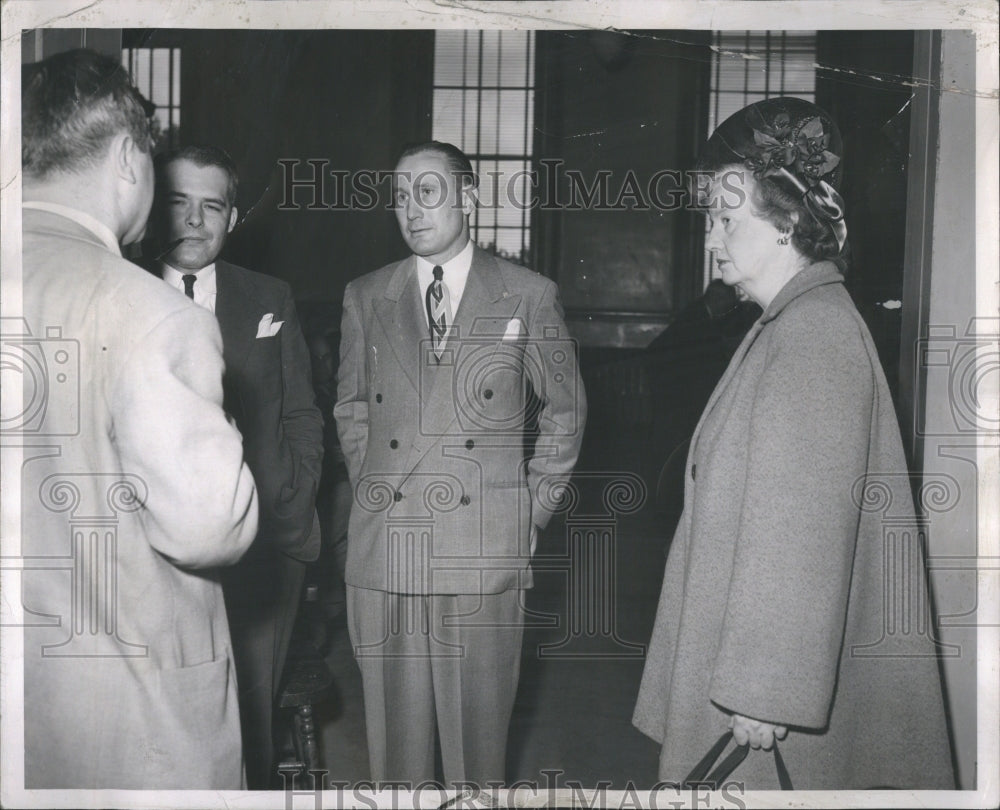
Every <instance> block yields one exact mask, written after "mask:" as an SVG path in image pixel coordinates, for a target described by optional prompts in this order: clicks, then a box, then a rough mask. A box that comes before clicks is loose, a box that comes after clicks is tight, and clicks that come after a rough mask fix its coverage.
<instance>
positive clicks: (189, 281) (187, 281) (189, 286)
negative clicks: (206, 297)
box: [181, 273, 198, 301]
mask: <svg viewBox="0 0 1000 810" xmlns="http://www.w3.org/2000/svg"><path fill="white" fill-rule="evenodd" d="M197 280H198V276H195V275H192V274H191V273H188V274H187V275H186V276H183V277H182V278H181V281H183V282H184V295H186V296H187V297H188V298H190V299H191V300H192V301H194V283H195V282H196V281H197Z"/></svg>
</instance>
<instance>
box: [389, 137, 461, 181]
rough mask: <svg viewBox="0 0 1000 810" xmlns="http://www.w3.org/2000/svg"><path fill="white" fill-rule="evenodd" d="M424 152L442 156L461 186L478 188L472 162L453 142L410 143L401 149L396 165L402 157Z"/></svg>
mask: <svg viewBox="0 0 1000 810" xmlns="http://www.w3.org/2000/svg"><path fill="white" fill-rule="evenodd" d="M426 153H431V154H434V155H437V156H438V157H441V158H444V160H445V162H446V163H447V164H448V169H449V170H450V171H451V173H452V176H454V177H457V178H458V180H459V183H460V185H461V187H462V188H479V177H478V175H477V174H476V173H475V172H474V171H473V170H472V162H471V161H470V160H469V158H468V157H466V155H465V152H463V151H462V150H461V149H459V148H458V147H457V146H455V145H454V144H450V143H446V142H444V141H424V142H423V143H415V144H411V145H409V146H407V147H406V148H404V149H403V153H402V154H401V155H400V156H399V160H397V161H396V165H397V166H398V165H399V163H400V161H402V160H403V158H408V157H413V156H414V155H423V154H426Z"/></svg>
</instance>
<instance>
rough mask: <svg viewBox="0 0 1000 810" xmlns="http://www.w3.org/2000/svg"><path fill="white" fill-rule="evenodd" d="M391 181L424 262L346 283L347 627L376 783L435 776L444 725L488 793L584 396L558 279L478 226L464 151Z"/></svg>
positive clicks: (456, 755) (409, 159)
mask: <svg viewBox="0 0 1000 810" xmlns="http://www.w3.org/2000/svg"><path fill="white" fill-rule="evenodd" d="M394 180H395V187H394V194H395V210H396V218H397V221H398V223H399V226H400V230H401V232H402V235H403V239H404V240H405V241H406V243H407V245H408V246H409V248H410V249H411V250H412V251H413V255H411V256H410V257H408V258H406V259H404V260H403V261H400V262H396V263H394V264H390V265H387V266H386V267H383V268H382V269H380V270H376V271H374V272H373V273H369V274H368V275H366V276H363V277H361V278H359V279H357V280H355V281H353V282H351V283H350V284H349V285H348V286H347V289H346V290H345V292H344V314H343V326H342V329H341V351H340V358H341V359H340V369H339V374H338V388H337V405H336V407H335V410H334V414H335V416H336V419H337V431H338V434H339V436H340V441H341V447H342V449H343V452H344V456H345V458H346V460H347V468H348V473H349V475H350V479H351V483H352V484H353V486H354V488H355V500H354V505H353V508H352V510H351V517H350V528H349V532H348V547H347V573H346V577H345V579H346V582H347V586H348V588H347V611H348V629H349V631H350V635H351V641H352V643H353V645H354V650H355V656H356V657H357V660H358V664H359V666H360V669H361V675H362V682H363V688H364V698H365V720H366V725H367V732H368V750H369V758H370V761H371V768H372V776H373V778H374V779H376V780H378V781H380V782H384V781H387V780H402V781H405V782H409V783H410V784H411V785H416V784H419V783H420V782H422V781H424V780H429V779H434V778H435V768H434V750H435V745H434V742H435V730H436V731H437V732H438V735H439V737H440V743H441V757H442V764H443V766H444V778H445V780H446V782H448V783H455V782H459V781H462V782H464V781H471V782H474V783H477V784H479V785H485V783H487V782H491V781H502V780H503V779H504V760H505V755H506V746H507V731H508V725H509V721H510V716H511V712H512V709H513V705H514V697H515V694H516V691H517V683H518V677H519V671H520V657H521V639H522V632H523V624H524V623H523V612H522V609H521V591H522V589H523V588H527V587H530V585H531V571H530V569H529V567H528V566H529V562H530V559H531V554H532V552H533V551H534V547H535V539H536V536H537V532H538V530H539V529H540V528H543V527H544V526H545V525H546V524H547V523H548V521H549V519H550V518H551V516H552V514H553V512H554V511H556V510H557V509H558V508H559V504H558V500H559V498H558V495H556V493H557V492H558V491H559V490H560V489H561V487H562V485H563V484H564V483H565V481H566V479H567V478H568V477H569V474H570V472H571V471H572V469H573V465H574V464H575V463H576V458H577V454H578V453H579V449H580V441H581V437H582V433H583V424H584V419H585V414H586V403H585V399H584V393H583V387H582V384H581V383H580V376H579V370H578V366H577V360H576V349H575V346H574V344H573V343H572V341H570V340H569V336H568V334H567V331H566V325H565V323H564V322H563V314H562V307H561V305H560V303H559V292H558V289H557V288H556V285H555V284H553V283H552V281H550V280H549V279H547V278H545V277H544V276H541V275H539V274H537V273H533V272H531V271H530V270H526V269H524V268H523V267H517V266H516V265H513V264H511V263H510V262H507V261H505V260H503V259H501V258H498V257H495V256H492V255H490V254H489V253H487V252H485V251H484V250H481V249H480V248H479V247H477V246H476V245H475V244H474V243H473V242H472V241H471V240H470V238H469V216H470V214H471V213H472V211H473V209H474V207H475V205H476V200H475V190H476V185H477V184H476V178H475V174H474V173H473V171H472V167H471V165H470V163H469V160H468V158H467V157H466V156H465V155H464V154H463V153H462V152H461V151H460V150H458V149H457V148H456V147H454V146H452V145H451V144H445V143H438V142H430V143H426V144H421V145H420V146H416V147H413V148H411V149H408V150H407V151H405V152H404V153H403V155H402V157H401V158H400V160H399V162H398V164H397V165H396V176H395V178H394ZM532 394H533V396H532ZM531 403H536V404H537V406H538V407H537V410H536V411H535V412H534V413H532V412H531V410H532V404H531ZM532 417H537V418H536V419H532ZM530 421H536V422H537V426H538V427H537V430H538V438H537V441H536V444H535V447H534V452H533V454H531V456H530V459H528V458H526V452H525V435H524V434H525V424H526V422H530Z"/></svg>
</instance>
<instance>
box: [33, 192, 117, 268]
mask: <svg viewBox="0 0 1000 810" xmlns="http://www.w3.org/2000/svg"><path fill="white" fill-rule="evenodd" d="M21 207H22V208H32V209H34V210H35V211H47V212H48V213H50V214H56V215H57V216H60V217H65V218H66V219H71V220H73V222H75V223H76V224H77V225H79V226H80V227H81V228H85V229H86V230H88V231H90V232H91V233H92V234H93V235H94V236H96V237H97V238H98V239H100V240H101V243H102V244H103V245H104V246H105V247H106V248H107V249H108V250H110V251H111V252H112V253H114V254H115V255H117V256H121V255H122V249H121V246H120V245H119V244H118V239H117V238H116V237H115V235H114V233H112V231H111V228H109V227H108V226H107V225H105V224H104V223H103V222H101V221H100V220H98V219H95V218H94V217H92V216H91V215H90V214H88V213H86V212H84V211H81V210H80V209H79V208H71V207H70V206H68V205H62V204H60V203H54V202H43V201H42V200H27V201H25V202H23V203H22V204H21Z"/></svg>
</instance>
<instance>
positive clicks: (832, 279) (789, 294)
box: [758, 262, 844, 325]
mask: <svg viewBox="0 0 1000 810" xmlns="http://www.w3.org/2000/svg"><path fill="white" fill-rule="evenodd" d="M843 283H844V277H843V275H841V273H840V271H839V270H838V269H837V266H836V265H835V264H834V263H833V262H816V263H815V264H811V265H809V266H808V267H806V268H805V269H804V270H800V271H799V272H798V273H796V274H795V275H794V276H792V277H791V278H790V279H789V280H788V283H786V284H785V286H784V287H782V288H781V289H780V290H779V291H778V294H777V295H776V296H774V299H773V300H772V301H771V303H770V304H768V305H767V309H765V310H764V313H763V314H762V315H761V316H760V318H759V320H758V323H760V324H762V325H763V324H765V323H767V322H768V321H773V320H774V319H775V318H777V317H778V315H779V314H781V311H782V310H783V309H784V308H785V307H786V306H788V305H789V304H790V303H791V302H792V301H794V300H795V299H796V298H798V297H799V296H800V295H802V294H803V293H806V292H809V290H813V289H815V288H816V287H822V286H823V285H824V284H843Z"/></svg>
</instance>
